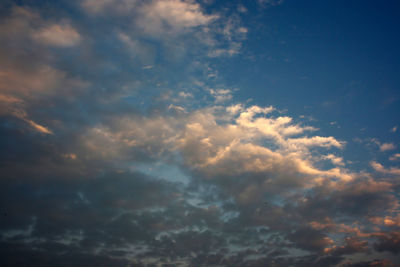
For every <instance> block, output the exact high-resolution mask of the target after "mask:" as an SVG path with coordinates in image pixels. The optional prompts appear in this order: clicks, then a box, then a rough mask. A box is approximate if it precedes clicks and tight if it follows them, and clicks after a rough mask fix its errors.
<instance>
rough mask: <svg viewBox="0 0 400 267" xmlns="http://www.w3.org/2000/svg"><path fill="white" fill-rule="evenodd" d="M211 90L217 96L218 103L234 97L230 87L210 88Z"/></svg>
mask: <svg viewBox="0 0 400 267" xmlns="http://www.w3.org/2000/svg"><path fill="white" fill-rule="evenodd" d="M209 92H210V94H211V95H212V96H213V97H214V98H215V102H216V103H222V102H225V101H228V100H231V99H232V91H231V90H229V89H216V90H214V89H210V90H209Z"/></svg>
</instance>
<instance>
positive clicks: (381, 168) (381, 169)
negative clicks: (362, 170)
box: [371, 161, 400, 175]
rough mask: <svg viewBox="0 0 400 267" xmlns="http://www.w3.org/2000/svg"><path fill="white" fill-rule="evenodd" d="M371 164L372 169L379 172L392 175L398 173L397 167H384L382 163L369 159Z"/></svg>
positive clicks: (399, 172) (399, 171) (399, 170)
mask: <svg viewBox="0 0 400 267" xmlns="http://www.w3.org/2000/svg"><path fill="white" fill-rule="evenodd" d="M371 166H372V168H373V169H374V170H376V171H378V172H381V173H386V174H392V175H400V169H399V168H394V167H392V168H389V169H386V168H385V167H384V166H383V165H382V164H380V163H378V162H376V161H371Z"/></svg>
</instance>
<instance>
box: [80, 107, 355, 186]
mask: <svg viewBox="0 0 400 267" xmlns="http://www.w3.org/2000/svg"><path fill="white" fill-rule="evenodd" d="M172 110H173V111H174V113H170V115H166V116H157V117H153V118H145V117H142V118H128V117H125V118H118V119H116V120H115V121H114V122H113V125H112V126H110V127H104V126H103V127H100V128H96V129H94V130H93V131H91V133H90V135H89V136H90V137H89V138H86V139H85V140H86V141H85V142H86V143H87V144H89V147H91V148H92V149H95V150H96V151H97V150H99V151H107V153H111V154H112V155H113V156H114V157H116V155H117V154H118V153H122V154H125V155H129V153H130V152H129V150H130V149H134V151H136V153H138V151H142V152H141V153H145V154H148V155H149V157H160V155H167V154H171V155H172V154H179V155H181V156H180V158H181V159H182V161H183V162H182V163H181V164H183V165H184V166H186V167H187V168H188V169H190V170H197V171H198V172H201V173H203V174H204V175H205V177H210V178H213V177H218V176H221V175H223V176H232V177H233V176H236V175H241V174H243V173H253V174H261V173H264V174H265V175H266V179H267V180H269V178H267V177H270V176H269V175H274V176H277V177H280V178H279V179H281V180H279V179H278V180H276V181H273V182H272V181H270V182H267V181H266V183H268V184H269V183H271V182H272V183H273V184H275V186H278V185H277V184H280V183H283V181H285V180H288V179H289V180H290V181H292V180H293V179H294V181H292V182H293V184H294V185H296V186H299V184H313V183H315V182H318V183H319V182H321V181H323V180H325V179H330V178H338V179H341V180H343V181H348V180H351V179H352V175H351V174H350V173H348V172H347V170H345V169H342V168H340V167H335V168H332V169H329V170H321V169H318V168H317V167H315V164H314V163H315V162H318V161H320V160H324V159H330V160H332V162H334V163H335V164H336V165H337V166H343V164H342V162H341V158H339V157H333V155H332V154H328V155H327V156H326V158H322V159H321V158H320V157H317V156H313V154H312V153H311V151H310V150H309V148H310V147H324V148H327V149H329V148H331V147H336V148H342V147H343V142H340V141H338V140H336V139H335V138H333V137H321V136H313V137H306V136H302V137H297V138H293V137H291V136H292V135H293V134H296V135H298V134H302V133H304V132H306V131H311V130H313V128H312V127H309V126H301V125H297V124H294V123H293V122H292V118H290V117H273V116H268V117H258V116H259V115H263V116H266V115H268V114H270V113H271V112H272V111H273V110H274V108H273V107H259V106H252V107H249V108H245V107H243V106H242V105H240V104H238V105H233V106H230V107H226V108H223V107H218V106H215V107H209V108H203V109H199V110H194V111H191V112H188V111H185V110H184V109H183V108H182V107H179V106H175V105H170V108H169V111H172ZM99 138H100V139H99ZM96 140H98V142H97V141H96ZM107 140H108V141H107ZM104 146H105V147H104ZM118 151H120V152H118ZM103 153H105V152H103ZM105 156H106V155H105ZM116 158H118V159H120V157H116ZM267 174H269V175H267ZM282 179H283V180H282ZM296 179H297V180H296ZM269 185H270V184H269ZM265 187H268V185H267V184H266V185H265Z"/></svg>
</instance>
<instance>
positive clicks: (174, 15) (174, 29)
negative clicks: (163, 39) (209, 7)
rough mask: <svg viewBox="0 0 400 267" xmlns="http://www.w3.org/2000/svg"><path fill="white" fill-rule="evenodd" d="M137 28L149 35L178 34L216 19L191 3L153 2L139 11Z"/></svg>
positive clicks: (166, 0)
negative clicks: (139, 16)
mask: <svg viewBox="0 0 400 267" xmlns="http://www.w3.org/2000/svg"><path fill="white" fill-rule="evenodd" d="M139 12H140V14H141V15H142V17H141V19H140V21H138V24H139V26H140V27H141V28H142V29H143V30H144V31H145V32H146V33H149V34H151V35H158V34H165V33H168V34H178V33H182V32H185V31H186V30H189V29H191V28H195V27H198V26H205V25H207V24H209V23H211V22H212V21H213V20H215V19H217V18H218V16H217V15H207V14H205V13H203V11H202V10H201V7H200V5H199V4H197V3H195V2H193V1H181V0H155V1H151V2H149V3H148V4H146V5H143V6H142V7H141V9H140V11H139Z"/></svg>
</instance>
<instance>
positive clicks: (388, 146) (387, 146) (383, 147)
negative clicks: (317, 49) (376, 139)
mask: <svg viewBox="0 0 400 267" xmlns="http://www.w3.org/2000/svg"><path fill="white" fill-rule="evenodd" d="M395 148H396V146H395V145H394V144H392V143H383V144H380V145H379V150H380V151H382V152H384V151H388V150H393V149H395Z"/></svg>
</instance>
